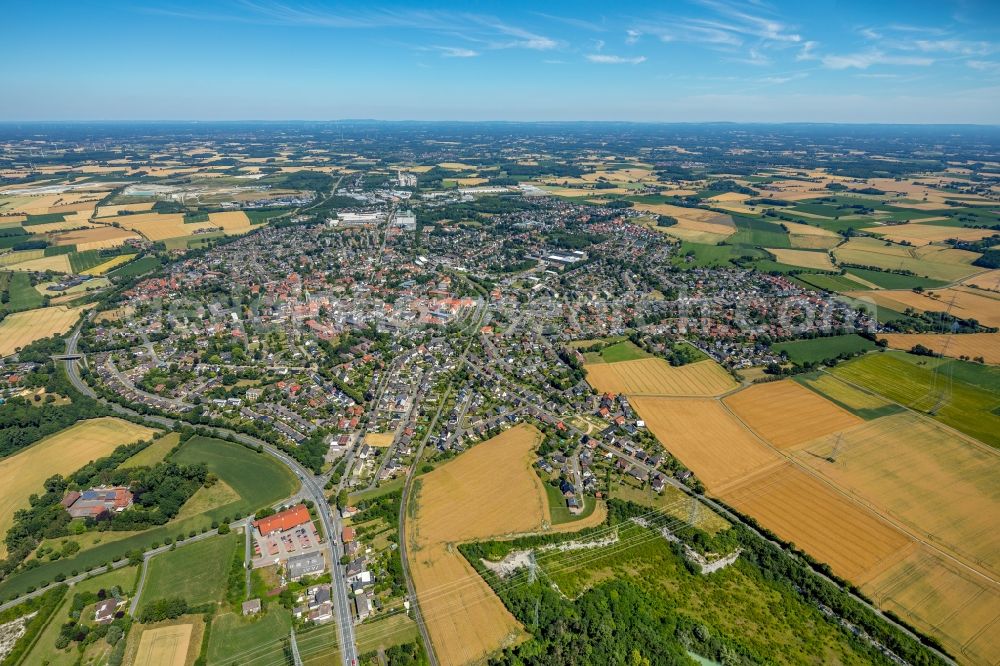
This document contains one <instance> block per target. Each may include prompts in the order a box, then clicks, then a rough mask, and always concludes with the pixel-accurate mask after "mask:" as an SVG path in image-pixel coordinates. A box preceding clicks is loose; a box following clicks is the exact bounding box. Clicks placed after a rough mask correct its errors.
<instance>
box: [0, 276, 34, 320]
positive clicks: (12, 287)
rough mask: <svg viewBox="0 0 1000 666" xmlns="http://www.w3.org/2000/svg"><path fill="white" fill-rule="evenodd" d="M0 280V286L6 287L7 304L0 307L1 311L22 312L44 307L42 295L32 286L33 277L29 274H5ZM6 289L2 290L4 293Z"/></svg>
mask: <svg viewBox="0 0 1000 666" xmlns="http://www.w3.org/2000/svg"><path fill="white" fill-rule="evenodd" d="M3 276H4V277H3V278H0V285H6V286H5V287H4V288H5V289H6V291H7V298H8V300H7V303H6V304H4V305H0V309H3V310H6V311H7V312H20V311H21V310H33V309H34V308H40V307H42V295H41V294H40V293H38V290H37V289H35V288H34V287H33V286H31V276H30V275H29V274H28V273H22V272H14V273H4V274H3ZM3 290H4V289H0V291H3Z"/></svg>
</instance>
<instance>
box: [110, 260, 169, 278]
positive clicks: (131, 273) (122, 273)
mask: <svg viewBox="0 0 1000 666" xmlns="http://www.w3.org/2000/svg"><path fill="white" fill-rule="evenodd" d="M161 265H162V263H161V262H160V260H159V259H158V258H156V257H150V256H146V257H140V258H139V259H136V260H135V261H130V262H129V263H127V264H125V265H124V266H120V267H118V268H116V269H114V270H113V271H109V272H108V277H112V278H130V277H137V276H139V275H144V274H146V273H149V272H152V271H155V270H156V269H157V268H159V267H160V266H161Z"/></svg>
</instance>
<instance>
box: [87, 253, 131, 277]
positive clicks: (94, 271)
mask: <svg viewBox="0 0 1000 666" xmlns="http://www.w3.org/2000/svg"><path fill="white" fill-rule="evenodd" d="M135 256H136V255H134V254H120V255H118V256H117V257H112V258H111V259H108V260H107V261H105V262H104V263H101V264H98V265H96V266H94V267H93V268H88V269H87V273H88V274H89V275H104V274H105V273H107V272H108V271H110V270H113V269H115V268H117V267H119V266H121V265H122V264H127V263H128V262H130V261H132V259H134V258H135Z"/></svg>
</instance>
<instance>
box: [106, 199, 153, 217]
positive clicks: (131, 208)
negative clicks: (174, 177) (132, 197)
mask: <svg viewBox="0 0 1000 666" xmlns="http://www.w3.org/2000/svg"><path fill="white" fill-rule="evenodd" d="M155 203H156V202H155V201H143V202H140V203H129V204H115V205H112V206H101V207H100V208H98V209H97V217H117V216H118V213H119V212H127V213H141V212H143V211H147V210H152V209H153V205H154V204H155Z"/></svg>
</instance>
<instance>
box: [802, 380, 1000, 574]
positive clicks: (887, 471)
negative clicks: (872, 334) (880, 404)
mask: <svg viewBox="0 0 1000 666" xmlns="http://www.w3.org/2000/svg"><path fill="white" fill-rule="evenodd" d="M802 390H806V389H802ZM795 456H796V457H797V458H798V460H799V461H800V462H801V463H802V464H804V465H807V466H809V467H812V468H813V469H815V470H816V471H817V472H819V473H820V474H822V475H823V476H824V477H826V478H828V479H829V480H831V481H832V482H833V483H834V484H836V486H837V487H838V488H840V489H842V490H845V491H847V492H849V493H850V494H851V495H853V496H855V497H857V498H859V499H861V500H862V501H863V502H864V503H865V504H867V505H868V506H871V507H872V508H874V509H875V510H876V511H878V512H879V513H880V514H882V515H885V516H888V517H891V518H892V519H893V520H895V521H897V522H899V523H902V524H903V525H905V526H906V528H907V529H908V530H909V531H910V532H911V533H912V534H915V535H918V536H920V537H921V538H922V539H924V540H925V541H928V542H930V543H933V544H935V545H937V546H938V547H940V548H943V549H945V550H947V551H950V552H953V553H955V554H957V555H958V556H960V557H961V558H963V559H964V560H965V561H966V562H967V563H968V564H970V566H973V567H977V568H982V570H984V571H986V572H989V573H991V574H992V575H993V576H994V577H996V576H998V575H1000V530H997V529H996V521H997V517H998V516H1000V484H998V483H997V479H1000V452H998V451H996V450H995V449H991V448H990V447H988V446H985V445H983V444H981V443H979V442H976V441H975V440H971V439H966V438H965V437H963V436H961V435H958V434H956V433H954V432H952V431H951V430H950V429H948V428H945V427H944V426H942V425H941V424H939V423H936V422H934V421H932V420H930V419H927V418H924V417H921V416H918V415H916V414H913V413H912V412H903V413H899V414H894V415H892V416H886V417H883V418H880V419H875V420H873V421H867V422H864V423H863V424H862V425H860V426H858V427H855V428H850V429H846V430H844V431H843V432H842V433H839V434H836V433H834V434H827V435H825V436H820V437H818V438H817V439H815V440H813V441H810V442H808V443H805V444H803V445H802V446H801V447H800V448H798V449H797V450H796V452H795ZM830 459H834V460H835V462H830Z"/></svg>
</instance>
